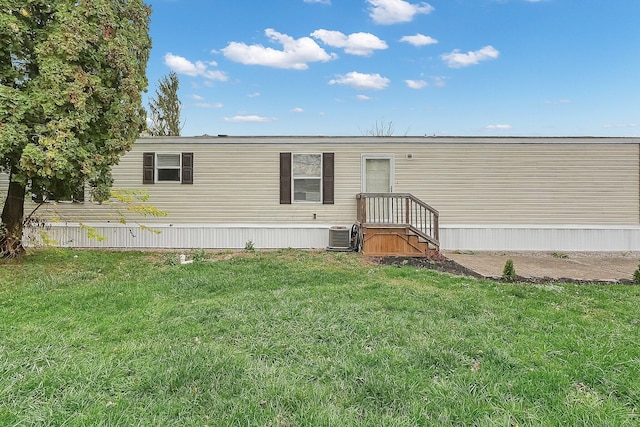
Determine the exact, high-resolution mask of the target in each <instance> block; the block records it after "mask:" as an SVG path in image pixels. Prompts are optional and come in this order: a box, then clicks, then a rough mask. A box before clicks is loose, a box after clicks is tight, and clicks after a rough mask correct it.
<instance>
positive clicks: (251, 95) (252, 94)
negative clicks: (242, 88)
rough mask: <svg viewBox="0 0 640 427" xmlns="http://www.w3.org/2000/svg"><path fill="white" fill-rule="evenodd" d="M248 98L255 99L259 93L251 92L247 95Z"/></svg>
mask: <svg viewBox="0 0 640 427" xmlns="http://www.w3.org/2000/svg"><path fill="white" fill-rule="evenodd" d="M247 96H248V97H249V98H257V97H259V96H260V92H253V93H250V94H249V95H247Z"/></svg>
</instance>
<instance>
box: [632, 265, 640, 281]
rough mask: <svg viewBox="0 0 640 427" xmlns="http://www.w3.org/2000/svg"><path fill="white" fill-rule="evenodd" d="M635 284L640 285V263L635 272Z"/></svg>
mask: <svg viewBox="0 0 640 427" xmlns="http://www.w3.org/2000/svg"><path fill="white" fill-rule="evenodd" d="M633 284H634V285H638V286H640V264H638V268H636V271H634V272H633Z"/></svg>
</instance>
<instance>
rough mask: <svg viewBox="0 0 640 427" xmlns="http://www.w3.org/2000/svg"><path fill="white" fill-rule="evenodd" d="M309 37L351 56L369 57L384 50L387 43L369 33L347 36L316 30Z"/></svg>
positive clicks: (335, 32) (338, 32) (337, 32)
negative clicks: (342, 50)
mask: <svg viewBox="0 0 640 427" xmlns="http://www.w3.org/2000/svg"><path fill="white" fill-rule="evenodd" d="M311 37H314V38H316V39H318V40H321V41H322V42H323V43H324V44H327V45H329V46H331V47H338V48H344V51H345V52H346V53H348V54H351V55H359V56H369V55H371V54H372V53H373V52H374V51H375V50H383V49H386V48H387V47H388V46H387V43H385V41H384V40H380V39H379V38H378V37H376V36H374V35H373V34H371V33H353V34H349V35H348V36H347V35H345V34H343V33H341V32H340V31H329V30H316V31H314V32H313V33H311Z"/></svg>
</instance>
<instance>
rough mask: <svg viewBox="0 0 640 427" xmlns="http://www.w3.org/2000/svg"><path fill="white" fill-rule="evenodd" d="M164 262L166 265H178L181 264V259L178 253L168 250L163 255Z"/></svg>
mask: <svg viewBox="0 0 640 427" xmlns="http://www.w3.org/2000/svg"><path fill="white" fill-rule="evenodd" d="M162 264H164V265H166V266H170V267H172V266H176V265H178V264H180V260H179V258H178V255H176V254H174V253H172V252H166V253H165V254H164V255H163V256H162Z"/></svg>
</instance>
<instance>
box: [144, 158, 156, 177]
mask: <svg viewBox="0 0 640 427" xmlns="http://www.w3.org/2000/svg"><path fill="white" fill-rule="evenodd" d="M155 163H156V153H143V154H142V183H143V184H153V181H154V176H155Z"/></svg>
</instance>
